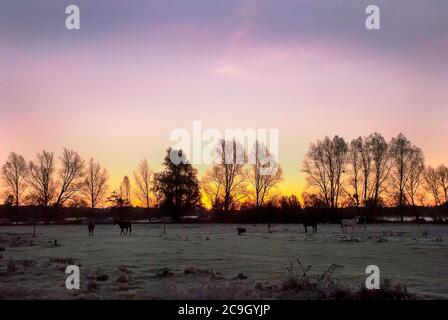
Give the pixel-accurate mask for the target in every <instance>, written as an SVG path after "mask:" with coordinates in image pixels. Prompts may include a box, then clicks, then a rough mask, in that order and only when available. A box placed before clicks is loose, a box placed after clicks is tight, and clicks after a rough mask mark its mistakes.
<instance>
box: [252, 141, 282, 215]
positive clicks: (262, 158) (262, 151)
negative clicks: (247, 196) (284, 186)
mask: <svg viewBox="0 0 448 320" xmlns="http://www.w3.org/2000/svg"><path fill="white" fill-rule="evenodd" d="M251 157H252V160H253V163H254V164H253V165H252V172H251V175H250V182H251V184H252V186H253V188H254V197H255V206H256V207H257V208H259V207H261V206H263V205H264V203H265V200H266V198H267V197H268V195H269V192H270V191H271V190H272V189H273V188H275V187H276V185H277V184H278V183H280V182H281V181H282V180H283V177H282V175H283V174H282V169H281V168H280V166H279V165H278V163H277V162H276V161H275V159H274V157H273V156H272V155H271V153H270V152H269V150H268V149H267V147H266V146H265V145H264V144H262V143H260V142H259V141H258V140H257V141H255V143H254V147H253V149H252V151H251Z"/></svg>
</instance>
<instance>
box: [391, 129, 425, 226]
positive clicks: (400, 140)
mask: <svg viewBox="0 0 448 320" xmlns="http://www.w3.org/2000/svg"><path fill="white" fill-rule="evenodd" d="M389 152H390V159H391V164H392V167H391V171H390V175H389V177H390V186H391V188H392V193H393V195H394V198H395V200H396V205H397V206H398V208H399V210H400V215H401V221H403V210H404V206H405V205H406V204H407V202H408V201H407V199H406V186H407V185H408V183H409V179H410V174H411V171H412V169H413V167H412V166H413V165H414V164H416V163H414V161H415V157H416V154H417V153H421V151H420V149H418V148H417V147H415V146H413V145H412V144H411V142H410V141H409V140H408V139H407V138H406V137H405V136H404V135H403V134H402V133H400V134H399V135H398V136H397V137H396V138H392V140H391V142H390V144H389Z"/></svg>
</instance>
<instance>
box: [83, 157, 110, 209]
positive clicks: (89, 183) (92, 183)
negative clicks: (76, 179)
mask: <svg viewBox="0 0 448 320" xmlns="http://www.w3.org/2000/svg"><path fill="white" fill-rule="evenodd" d="M108 179H109V175H108V173H107V170H106V169H105V168H103V167H101V165H100V164H99V163H98V162H96V161H95V160H93V158H90V160H89V162H88V163H87V168H86V173H85V177H84V181H83V184H82V188H81V192H82V194H83V195H84V196H85V198H86V199H87V202H88V203H89V205H90V208H92V209H95V208H96V207H97V206H98V205H99V204H100V203H101V201H102V200H103V198H104V195H105V193H106V190H107V180H108Z"/></svg>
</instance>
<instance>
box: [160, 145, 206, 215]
mask: <svg viewBox="0 0 448 320" xmlns="http://www.w3.org/2000/svg"><path fill="white" fill-rule="evenodd" d="M174 157H176V158H177V159H180V160H181V161H180V163H177V164H176V163H174V162H173V161H172V159H173V158H174ZM163 167H164V169H163V171H162V172H159V173H156V174H155V175H154V186H153V190H154V192H155V193H156V195H157V197H158V199H159V205H160V207H161V208H162V209H163V210H166V211H168V212H170V213H171V215H172V217H173V220H175V221H179V219H180V215H181V214H182V213H184V212H188V211H190V210H192V209H195V208H196V207H198V206H199V205H200V200H201V196H200V192H199V183H198V179H197V170H196V169H195V168H193V167H192V165H191V164H190V163H189V162H188V160H187V159H186V157H185V154H184V153H183V152H182V150H173V149H171V148H169V149H168V150H167V155H166V156H165V159H164V162H163Z"/></svg>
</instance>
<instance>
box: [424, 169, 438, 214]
mask: <svg viewBox="0 0 448 320" xmlns="http://www.w3.org/2000/svg"><path fill="white" fill-rule="evenodd" d="M425 187H426V191H428V192H429V193H431V194H432V196H433V198H434V205H435V206H438V205H440V185H439V176H438V174H437V170H436V169H434V168H433V167H431V166H428V167H427V168H426V170H425Z"/></svg>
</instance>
